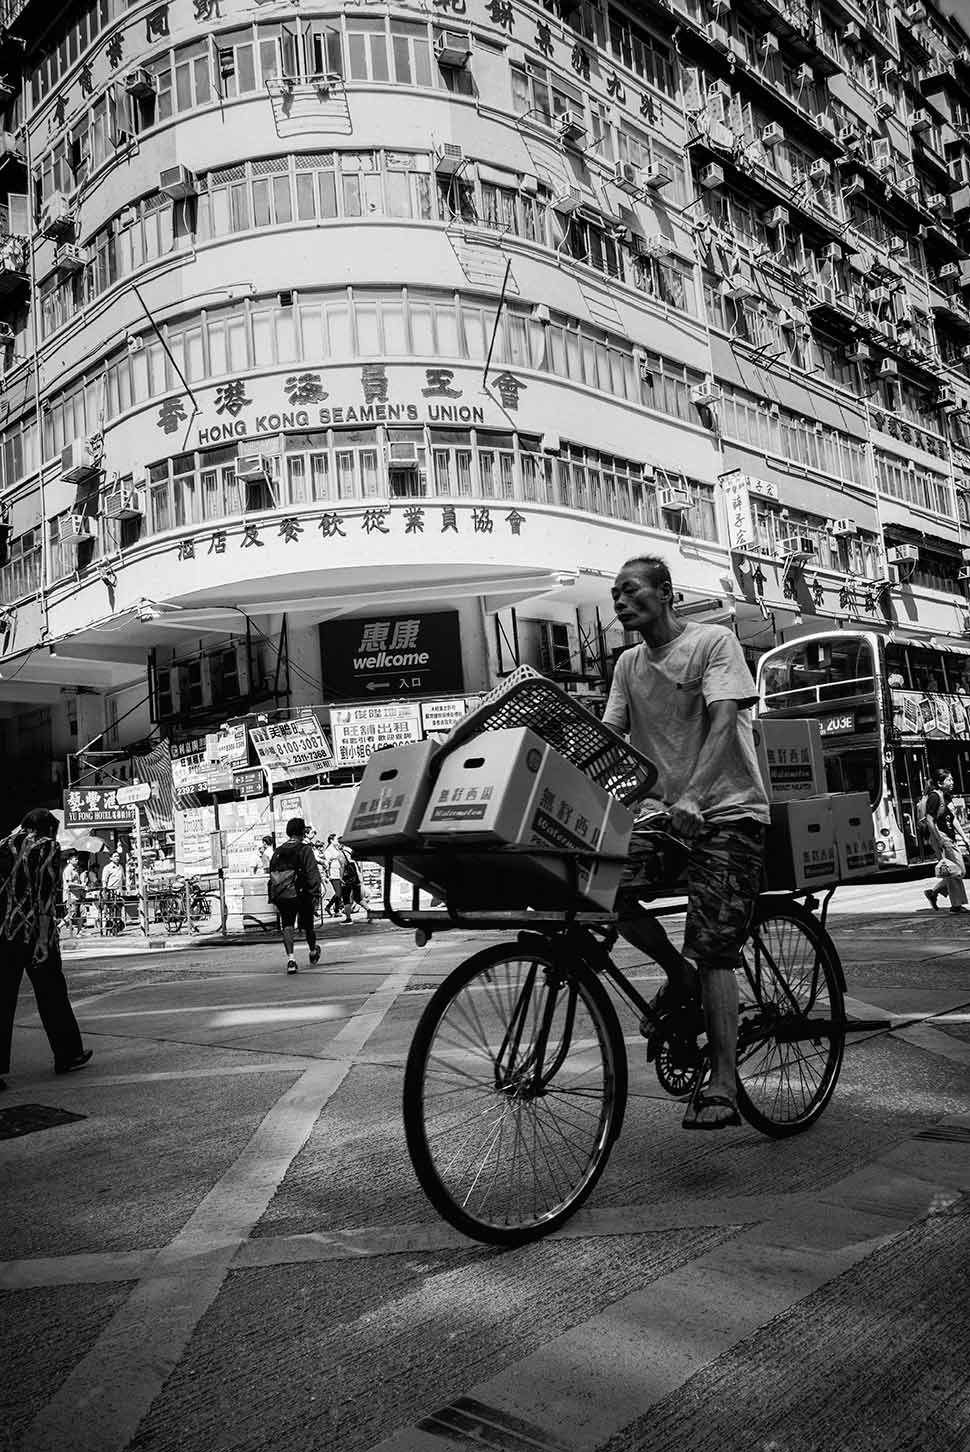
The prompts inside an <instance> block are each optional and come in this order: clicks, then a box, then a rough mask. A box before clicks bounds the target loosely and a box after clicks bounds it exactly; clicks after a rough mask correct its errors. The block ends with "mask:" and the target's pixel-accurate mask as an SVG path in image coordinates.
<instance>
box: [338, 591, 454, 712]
mask: <svg viewBox="0 0 970 1452" xmlns="http://www.w3.org/2000/svg"><path fill="white" fill-rule="evenodd" d="M320 653H321V657H322V664H323V679H324V681H325V682H326V685H327V689H328V692H329V694H330V695H331V697H332V699H334V700H337V701H348V700H354V699H355V698H356V699H358V700H363V699H366V698H367V697H368V696H377V695H386V696H415V695H428V694H429V693H432V692H433V693H435V694H438V693H441V694H444V693H446V692H449V691H460V690H461V687H462V671H461V632H460V629H459V624H458V611H457V610H437V611H434V612H432V613H430V614H422V615H382V616H368V617H367V619H364V620H331V621H328V622H327V623H326V624H324V625H321V626H320Z"/></svg>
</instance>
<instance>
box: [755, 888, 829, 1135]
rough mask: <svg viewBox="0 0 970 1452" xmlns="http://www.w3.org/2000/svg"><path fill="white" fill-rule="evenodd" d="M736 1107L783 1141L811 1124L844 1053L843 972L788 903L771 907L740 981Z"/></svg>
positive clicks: (817, 930) (818, 933)
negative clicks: (787, 1136)
mask: <svg viewBox="0 0 970 1452" xmlns="http://www.w3.org/2000/svg"><path fill="white" fill-rule="evenodd" d="M738 986H739V996H740V1000H741V1002H740V1009H741V1012H740V1024H739V1031H738V1061H737V1087H738V1108H739V1110H740V1111H741V1113H742V1115H743V1116H744V1118H745V1119H746V1120H747V1121H748V1123H749V1124H750V1125H752V1126H753V1128H755V1129H757V1130H760V1131H761V1133H762V1134H767V1135H771V1136H772V1137H773V1138H776V1139H780V1138H784V1137H785V1136H786V1135H791V1134H799V1133H801V1131H802V1130H805V1129H808V1128H809V1126H810V1125H812V1124H814V1123H815V1121H816V1120H817V1119H818V1117H819V1115H820V1114H821V1113H822V1111H823V1109H824V1108H825V1106H826V1104H827V1103H828V1102H829V1100H830V1099H831V1097H832V1092H833V1090H834V1089H835V1085H836V1082H837V1080H838V1077H839V1071H840V1069H841V1067H842V1055H843V1052H844V1049H845V997H844V979H843V975H842V966H841V964H840V962H839V958H838V954H837V953H836V950H835V946H834V944H833V943H832V940H831V938H830V937H829V935H828V933H827V932H826V931H825V929H824V928H823V927H822V925H821V923H819V922H818V921H817V919H816V918H814V917H812V915H811V913H809V912H807V911H806V910H805V909H804V908H801V907H799V906H798V905H797V904H795V903H793V902H784V903H768V904H767V905H765V906H764V907H763V908H762V909H761V910H760V911H759V914H758V916H757V918H756V919H755V923H754V926H753V928H752V930H751V936H750V938H749V939H748V941H747V943H746V944H745V946H744V949H743V951H742V968H741V971H740V973H739V975H738Z"/></svg>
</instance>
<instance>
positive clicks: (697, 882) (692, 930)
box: [616, 817, 766, 968]
mask: <svg viewBox="0 0 970 1452" xmlns="http://www.w3.org/2000/svg"><path fill="white" fill-rule="evenodd" d="M765 831H766V829H765V827H764V826H763V825H762V824H761V823H760V822H755V821H754V820H752V819H751V818H750V817H746V818H744V819H742V820H740V821H737V822H724V823H721V824H720V825H717V826H710V827H704V828H703V829H702V830H701V831H700V832H698V834H697V836H696V837H695V838H694V839H693V841H692V842H691V844H690V847H689V849H688V848H684V847H681V846H679V845H678V844H675V843H674V842H673V841H672V839H671V838H669V837H666V836H663V835H661V834H657V833H638V832H634V834H633V840H632V842H631V843H630V855H629V860H628V861H627V865H626V867H625V869H624V872H623V878H622V880H621V882H620V889H619V892H618V893H617V899H616V911H617V913H618V915H619V916H620V917H621V918H623V917H626V916H635V915H636V912H637V910H638V906H637V905H638V904H639V903H640V902H641V901H645V900H647V899H649V898H651V897H657V896H659V895H660V894H661V893H663V892H665V891H670V889H671V888H674V887H680V888H681V889H682V888H683V887H686V889H687V922H686V925H685V928H684V955H685V956H686V957H688V958H691V959H693V960H694V961H695V962H697V963H698V964H700V965H701V966H704V967H709V968H714V967H727V968H733V967H734V966H735V964H736V962H737V957H738V952H739V951H740V948H741V945H742V943H743V942H744V940H745V938H746V937H747V934H748V929H749V927H750V926H751V919H752V916H753V915H754V908H755V903H756V902H757V899H758V893H759V892H760V891H761V880H762V864H763V857H764V846H765Z"/></svg>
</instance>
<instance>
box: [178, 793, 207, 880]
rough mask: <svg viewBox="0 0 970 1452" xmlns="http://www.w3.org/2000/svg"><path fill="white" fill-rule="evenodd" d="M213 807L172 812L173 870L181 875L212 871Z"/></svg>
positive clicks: (186, 875)
mask: <svg viewBox="0 0 970 1452" xmlns="http://www.w3.org/2000/svg"><path fill="white" fill-rule="evenodd" d="M215 829H216V810H215V807H188V808H185V809H183V810H181V811H178V812H176V813H175V871H176V872H177V873H180V874H181V875H182V876H183V877H195V876H196V875H197V874H198V873H200V872H212V871H213V870H214V868H215V864H214V863H213V861H212V833H213V832H214V831H215Z"/></svg>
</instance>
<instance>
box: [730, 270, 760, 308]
mask: <svg viewBox="0 0 970 1452" xmlns="http://www.w3.org/2000/svg"><path fill="white" fill-rule="evenodd" d="M721 293H722V294H723V296H724V297H729V298H733V299H734V301H735V302H739V301H740V300H741V299H742V298H746V297H757V296H758V289H757V288H756V287H755V285H754V283H753V282H749V281H748V279H747V278H745V277H742V276H741V274H740V273H737V274H736V275H735V276H733V277H726V278H725V279H724V281H723V282H722V283H721Z"/></svg>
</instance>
